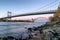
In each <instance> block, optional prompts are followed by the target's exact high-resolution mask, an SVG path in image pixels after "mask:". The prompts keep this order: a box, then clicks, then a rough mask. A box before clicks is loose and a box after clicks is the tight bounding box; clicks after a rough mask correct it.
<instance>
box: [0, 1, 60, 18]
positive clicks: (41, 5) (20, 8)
mask: <svg viewBox="0 0 60 40" xmlns="http://www.w3.org/2000/svg"><path fill="white" fill-rule="evenodd" d="M59 4H60V0H0V18H1V17H5V16H7V12H8V11H10V12H12V15H19V14H24V13H30V12H40V11H47V10H56V9H57V8H58V5H59Z"/></svg>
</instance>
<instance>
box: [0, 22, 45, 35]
mask: <svg viewBox="0 0 60 40" xmlns="http://www.w3.org/2000/svg"><path fill="white" fill-rule="evenodd" d="M42 24H44V23H41V22H0V36H1V35H2V34H6V33H19V32H25V31H26V30H27V28H30V27H37V26H40V25H42Z"/></svg>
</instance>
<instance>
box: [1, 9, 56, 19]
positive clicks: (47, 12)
mask: <svg viewBox="0 0 60 40" xmlns="http://www.w3.org/2000/svg"><path fill="white" fill-rule="evenodd" d="M55 12H56V10H50V11H42V12H33V13H25V14H20V15H14V16H10V17H3V18H0V19H6V18H13V17H20V16H30V15H42V14H53V13H55Z"/></svg>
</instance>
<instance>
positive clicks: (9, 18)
mask: <svg viewBox="0 0 60 40" xmlns="http://www.w3.org/2000/svg"><path fill="white" fill-rule="evenodd" d="M11 16H12V12H10V11H8V12H7V17H8V18H7V21H11Z"/></svg>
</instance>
